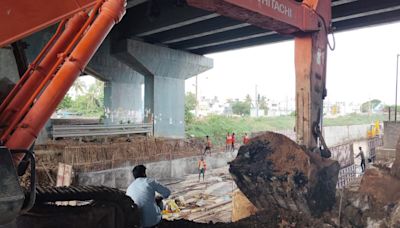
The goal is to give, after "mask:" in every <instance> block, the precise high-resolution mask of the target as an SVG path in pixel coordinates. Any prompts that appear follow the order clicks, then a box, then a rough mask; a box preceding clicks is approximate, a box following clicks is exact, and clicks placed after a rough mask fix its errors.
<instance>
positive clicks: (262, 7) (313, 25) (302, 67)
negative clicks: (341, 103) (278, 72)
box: [187, 0, 331, 150]
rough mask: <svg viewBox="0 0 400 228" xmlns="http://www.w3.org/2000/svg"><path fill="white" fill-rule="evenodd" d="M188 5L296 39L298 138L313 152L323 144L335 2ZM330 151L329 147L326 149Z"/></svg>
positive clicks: (236, 0) (216, 0) (255, 0)
mask: <svg viewBox="0 0 400 228" xmlns="http://www.w3.org/2000/svg"><path fill="white" fill-rule="evenodd" d="M187 2H188V4H189V5H191V6H194V7H198V8H201V9H204V10H208V11H212V12H215V13H218V14H221V15H224V16H227V17H230V18H233V19H236V20H239V21H243V22H246V23H249V24H252V25H255V26H258V27H261V28H264V29H268V30H271V33H274V32H278V33H282V34H291V35H293V36H294V37H295V67H296V128H295V129H296V138H297V142H298V143H299V144H300V145H304V146H306V147H307V148H309V149H311V150H313V149H315V148H317V147H318V146H319V145H321V143H320V140H321V139H320V138H319V136H318V135H317V133H316V129H318V128H320V127H322V126H321V122H322V121H321V118H322V107H323V99H324V97H325V96H326V89H325V83H326V59H327V44H328V39H327V35H328V32H329V30H330V27H331V0H303V1H302V2H297V1H294V0H246V1H243V0H187ZM325 149H326V148H325Z"/></svg>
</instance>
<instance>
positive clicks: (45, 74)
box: [0, 0, 126, 225]
mask: <svg viewBox="0 0 400 228" xmlns="http://www.w3.org/2000/svg"><path fill="white" fill-rule="evenodd" d="M125 6H126V1H125V0H97V1H95V0H35V1H15V0H3V1H2V2H1V4H0V28H1V30H0V46H1V47H2V46H4V45H8V44H10V43H11V42H14V41H17V40H20V39H22V38H24V37H26V36H28V35H30V34H32V33H34V32H37V31H39V30H41V29H43V28H46V27H48V26H50V25H52V24H55V23H56V22H59V21H61V22H60V24H59V26H58V29H57V31H56V32H55V34H54V36H53V37H52V38H51V39H50V41H49V42H48V43H47V44H46V45H45V47H44V48H43V50H42V51H41V53H40V54H39V56H38V57H37V58H36V59H35V60H34V61H33V62H32V63H31V64H30V65H29V68H28V70H27V71H26V72H25V74H24V75H23V76H22V77H21V79H20V81H19V82H18V83H17V85H16V86H15V87H14V88H13V89H12V91H11V92H10V93H9V94H8V96H7V97H6V99H5V100H4V101H3V102H2V103H1V105H0V143H1V145H0V150H1V151H0V179H1V182H0V186H1V189H0V225H1V224H6V223H8V222H10V221H11V220H13V219H14V218H16V217H17V216H18V214H20V213H23V212H25V211H27V210H29V209H30V208H31V207H32V206H33V203H34V199H35V187H34V186H35V181H34V176H35V174H34V167H35V166H34V157H33V156H32V154H31V153H30V152H29V149H30V148H31V146H32V145H33V143H34V141H35V140H36V138H37V135H38V134H39V132H40V131H41V129H42V128H43V126H44V125H45V123H46V121H47V120H48V119H49V118H50V116H51V115H52V113H53V112H54V111H55V110H56V108H57V106H58V104H59V103H60V102H61V101H62V99H63V98H64V96H65V94H66V93H67V92H68V90H69V88H70V87H71V86H72V84H73V82H74V81H75V79H76V78H77V77H78V76H79V75H80V74H81V73H82V72H83V70H84V69H85V67H86V65H87V64H88V62H89V60H90V59H91V58H92V56H93V55H94V53H95V52H96V50H97V49H98V48H99V46H100V44H101V43H102V42H103V40H104V39H105V38H106V36H107V35H108V33H109V31H110V30H111V28H112V27H113V26H114V25H115V24H116V23H118V22H119V21H120V20H121V18H122V16H123V15H124V14H125ZM10 151H11V153H12V154H10ZM21 151H22V152H21ZM25 154H27V155H29V156H28V157H30V159H31V164H33V165H31V169H32V172H33V173H32V174H31V177H33V178H32V179H31V190H30V197H24V194H23V193H22V191H21V189H20V187H19V183H18V179H17V176H16V172H15V168H14V167H17V166H18V165H19V163H20V161H21V160H22V158H23V157H24V155H25ZM11 159H12V160H11ZM11 161H12V162H11ZM24 198H25V203H24Z"/></svg>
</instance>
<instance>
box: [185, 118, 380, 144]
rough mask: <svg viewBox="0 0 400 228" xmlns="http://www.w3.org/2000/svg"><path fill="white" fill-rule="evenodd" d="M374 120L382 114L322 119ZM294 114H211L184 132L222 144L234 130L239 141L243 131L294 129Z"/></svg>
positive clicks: (351, 122) (354, 122) (335, 121)
mask: <svg viewBox="0 0 400 228" xmlns="http://www.w3.org/2000/svg"><path fill="white" fill-rule="evenodd" d="M375 120H384V115H371V116H368V115H359V114H351V115H347V116H342V117H337V118H334V119H324V126H343V125H357V124H369V123H373V122H374V121H375ZM294 125H295V116H293V115H291V116H279V117H260V118H252V117H248V116H244V117H225V116H217V115H212V116H208V117H206V118H203V119H199V120H194V121H192V122H190V123H187V124H186V134H187V136H190V137H205V136H206V135H209V136H210V137H211V138H212V139H213V141H214V143H216V144H222V143H224V141H225V135H226V133H227V132H229V133H232V132H235V134H236V135H237V139H238V141H241V138H242V136H243V135H244V133H246V132H247V133H249V132H258V131H267V130H290V129H294Z"/></svg>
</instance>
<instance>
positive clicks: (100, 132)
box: [51, 123, 153, 140]
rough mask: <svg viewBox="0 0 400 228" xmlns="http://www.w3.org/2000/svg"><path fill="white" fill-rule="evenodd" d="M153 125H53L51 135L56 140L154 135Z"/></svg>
mask: <svg viewBox="0 0 400 228" xmlns="http://www.w3.org/2000/svg"><path fill="white" fill-rule="evenodd" d="M152 132H153V124H151V123H143V124H115V125H53V126H52V129H51V134H52V138H53V140H54V139H56V138H74V137H84V136H111V135H129V134H140V133H144V134H152Z"/></svg>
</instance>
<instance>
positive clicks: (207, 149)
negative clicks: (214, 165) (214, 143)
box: [204, 135, 211, 155]
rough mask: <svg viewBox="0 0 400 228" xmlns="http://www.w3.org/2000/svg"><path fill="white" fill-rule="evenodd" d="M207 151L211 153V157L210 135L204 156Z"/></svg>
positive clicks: (207, 138)
mask: <svg viewBox="0 0 400 228" xmlns="http://www.w3.org/2000/svg"><path fill="white" fill-rule="evenodd" d="M207 151H208V152H210V155H211V139H210V137H208V135H207V136H206V148H205V149H204V155H205V154H206V152H207Z"/></svg>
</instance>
